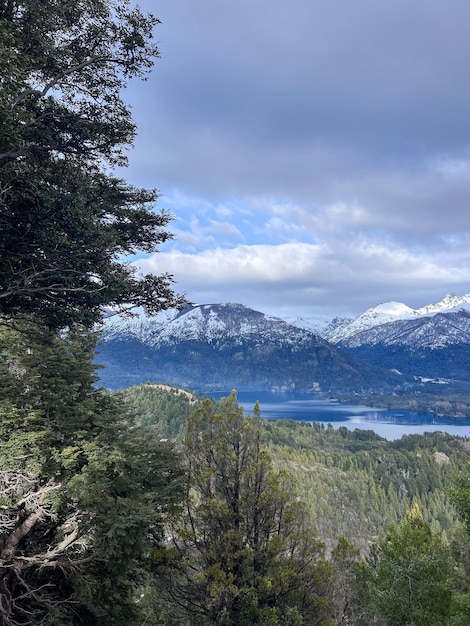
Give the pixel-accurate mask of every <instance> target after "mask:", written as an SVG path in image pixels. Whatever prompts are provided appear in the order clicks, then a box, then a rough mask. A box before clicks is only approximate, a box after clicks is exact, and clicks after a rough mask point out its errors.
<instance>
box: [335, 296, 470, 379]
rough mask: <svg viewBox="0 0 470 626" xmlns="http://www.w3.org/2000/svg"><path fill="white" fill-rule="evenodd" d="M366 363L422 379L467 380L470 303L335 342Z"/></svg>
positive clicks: (469, 354) (469, 377)
mask: <svg viewBox="0 0 470 626" xmlns="http://www.w3.org/2000/svg"><path fill="white" fill-rule="evenodd" d="M338 345H340V346H341V347H342V348H345V349H348V350H349V351H350V352H351V354H353V355H354V356H357V357H358V358H360V359H364V360H365V361H367V362H368V363H370V364H376V365H379V364H380V365H381V366H382V367H390V368H395V369H397V370H399V371H400V372H402V373H404V374H412V375H417V376H422V377H424V378H434V379H435V378H444V379H448V380H449V379H450V380H460V381H470V306H469V304H468V303H466V302H461V303H459V304H457V306H455V307H452V308H449V309H447V310H443V311H438V310H436V309H434V310H432V309H431V310H430V312H429V313H428V314H427V315H424V314H420V315H416V316H414V317H413V318H412V319H403V320H395V321H393V322H388V323H386V324H381V325H380V326H374V327H372V328H369V329H367V330H363V331H361V332H357V333H356V334H354V335H351V336H349V337H347V338H346V339H343V340H342V341H340V342H339V343H338Z"/></svg>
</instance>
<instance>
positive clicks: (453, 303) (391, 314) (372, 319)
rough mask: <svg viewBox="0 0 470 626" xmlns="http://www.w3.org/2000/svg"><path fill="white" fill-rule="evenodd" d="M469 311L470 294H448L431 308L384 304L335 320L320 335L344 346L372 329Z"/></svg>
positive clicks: (431, 305) (400, 303)
mask: <svg viewBox="0 0 470 626" xmlns="http://www.w3.org/2000/svg"><path fill="white" fill-rule="evenodd" d="M468 308H470V294H466V295H464V296H457V295H455V294H449V295H447V296H446V297H445V298H443V299H442V300H441V301H440V302H437V303H436V304H429V305H427V306H424V307H422V308H420V309H412V308H411V307H409V306H407V305H406V304H403V303H402V302H393V301H392V302H384V303H382V304H379V305H377V306H375V307H373V308H371V309H368V310H367V311H365V313H362V314H361V315H359V316H358V317H356V318H354V319H347V318H345V319H341V318H336V319H335V320H333V321H332V322H330V323H329V324H328V325H326V326H324V327H323V328H322V329H320V331H319V332H320V335H321V336H322V337H323V338H324V339H327V340H328V341H331V342H332V343H337V344H343V343H344V342H345V341H346V340H348V339H349V338H351V337H353V336H355V335H357V334H360V333H363V332H364V331H367V330H369V329H372V328H375V327H377V326H381V325H383V324H390V323H392V322H395V321H398V320H413V319H419V318H422V317H427V316H432V315H436V314H438V313H443V312H451V311H456V310H459V309H468Z"/></svg>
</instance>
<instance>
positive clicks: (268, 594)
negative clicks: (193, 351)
mask: <svg viewBox="0 0 470 626" xmlns="http://www.w3.org/2000/svg"><path fill="white" fill-rule="evenodd" d="M185 433H186V434H185V440H184V453H185V457H186V463H187V468H188V485H187V486H188V491H187V494H186V503H185V506H184V508H183V510H182V511H181V513H180V514H178V515H177V516H176V517H175V518H174V523H173V525H172V527H171V530H172V533H171V535H172V538H173V560H172V561H171V559H169V557H168V554H167V553H165V554H164V555H163V557H162V559H163V561H162V562H163V565H164V567H161V562H160V561H159V560H158V558H157V557H156V558H155V563H156V566H155V567H156V571H157V572H158V574H159V575H160V576H162V577H163V581H164V582H163V586H164V588H165V592H166V593H167V594H169V595H170V597H171V599H172V601H173V603H174V604H176V606H179V607H181V608H182V609H183V617H184V615H186V616H188V615H189V616H192V618H191V619H193V620H195V621H194V622H191V623H198V624H199V623H200V624H208V623H209V624H220V625H222V624H223V625H227V626H229V625H233V626H236V625H237V626H238V625H242V624H247V625H248V624H250V625H256V624H258V625H261V624H272V625H273V626H274V625H275V624H286V625H291V626H294V625H298V624H303V623H305V624H311V625H322V624H327V623H328V619H329V616H330V612H331V607H330V599H329V593H330V591H331V588H330V583H331V579H330V568H329V566H328V564H327V563H326V562H325V561H324V559H323V553H324V545H323V544H322V543H321V541H319V540H318V539H317V537H316V534H315V531H314V529H313V528H312V526H311V524H310V518H309V515H308V511H307V508H306V507H305V505H304V504H303V503H302V502H301V501H300V499H298V498H297V496H296V492H295V488H294V483H293V480H292V479H291V478H290V476H289V475H287V474H285V473H278V472H276V471H275V469H274V468H273V466H272V464H271V461H270V459H269V457H268V455H267V453H266V451H265V450H264V449H263V446H262V443H261V433H262V427H261V418H260V415H259V409H258V407H257V406H256V407H255V411H254V415H253V416H247V417H245V416H244V415H243V409H242V407H240V406H239V405H238V402H237V399H236V396H235V393H232V395H231V396H230V397H228V398H223V399H222V400H221V401H220V402H219V403H217V402H216V401H215V400H213V399H212V398H211V399H205V400H203V401H202V403H201V406H200V407H199V408H197V409H196V410H195V411H194V412H193V413H192V414H191V415H190V417H189V418H188V419H187V421H186V429H185ZM173 606H174V605H173ZM183 623H184V621H183Z"/></svg>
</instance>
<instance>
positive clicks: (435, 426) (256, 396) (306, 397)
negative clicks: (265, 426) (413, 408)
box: [210, 391, 470, 440]
mask: <svg viewBox="0 0 470 626" xmlns="http://www.w3.org/2000/svg"><path fill="white" fill-rule="evenodd" d="M210 395H212V396H213V397H214V398H215V399H216V400H219V399H220V398H223V397H225V396H228V395H230V392H220V393H211V394H210ZM237 397H238V402H239V404H240V405H241V406H242V407H243V408H244V410H245V411H247V412H248V413H251V412H252V411H253V406H254V404H255V402H256V401H258V402H259V405H260V409H261V417H263V418H264V419H292V420H299V421H308V422H312V421H313V422H322V423H324V424H325V425H326V424H331V425H332V426H333V427H334V428H339V427H340V426H346V428H349V429H350V430H355V429H356V428H360V429H361V430H373V431H374V432H376V433H377V434H378V435H380V436H381V437H385V439H388V440H392V439H399V438H400V437H401V436H402V435H413V434H422V433H425V432H433V431H436V430H441V431H444V432H446V433H450V434H453V435H459V436H461V437H470V419H466V420H457V419H454V418H452V417H448V418H446V417H435V416H434V415H432V414H431V413H411V412H409V411H402V410H399V409H396V410H388V409H377V408H373V407H368V406H362V405H355V404H340V403H339V402H336V401H335V400H323V399H320V398H318V397H316V396H315V395H314V394H313V393H294V392H268V391H261V392H257V391H245V392H243V391H240V392H237Z"/></svg>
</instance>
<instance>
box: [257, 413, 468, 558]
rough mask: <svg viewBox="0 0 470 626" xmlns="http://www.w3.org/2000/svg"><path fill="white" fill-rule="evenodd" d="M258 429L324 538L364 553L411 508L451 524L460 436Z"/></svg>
mask: <svg viewBox="0 0 470 626" xmlns="http://www.w3.org/2000/svg"><path fill="white" fill-rule="evenodd" d="M263 424H264V428H265V430H266V438H267V443H268V444H269V449H270V452H271V454H272V456H273V459H274V461H275V463H276V464H277V465H280V466H282V467H285V468H287V469H289V470H290V471H295V476H296V484H297V487H298V489H299V491H300V493H301V494H302V498H304V499H305V501H306V502H307V503H308V505H309V507H310V511H311V515H312V517H313V520H314V523H315V525H316V526H317V528H318V530H319V531H320V533H321V535H322V536H323V537H326V538H330V539H333V538H334V537H336V536H337V535H345V536H346V537H347V538H348V539H349V540H350V541H352V542H353V543H354V544H355V545H358V546H360V547H361V548H362V549H363V550H365V549H366V548H367V542H368V540H372V539H374V538H375V539H376V538H377V537H379V536H380V535H381V534H382V533H383V532H384V531H385V529H386V528H387V526H388V525H389V524H390V523H398V522H399V521H400V520H401V519H402V518H403V517H404V515H405V513H406V511H407V510H409V509H410V508H411V507H412V506H413V504H414V503H417V504H419V506H420V508H421V510H422V512H423V516H424V518H425V520H426V521H428V522H429V523H432V526H433V529H436V530H446V531H447V530H449V529H451V528H453V527H454V526H455V524H457V523H458V518H457V514H456V510H455V508H454V506H453V505H452V503H451V501H450V498H449V494H448V488H449V487H450V485H451V483H452V477H453V475H454V473H455V472H456V471H457V470H459V469H460V468H463V467H464V465H465V462H466V461H467V460H468V458H469V451H468V448H467V444H466V442H465V441H464V440H463V439H461V438H459V437H455V436H452V435H446V434H444V433H438V432H437V433H426V434H425V435H412V436H405V437H402V438H401V439H399V440H396V441H386V440H385V439H382V438H381V437H379V436H378V435H376V434H375V433H373V432H372V431H360V430H356V431H350V430H348V429H346V428H340V429H338V430H335V429H333V428H325V427H324V426H322V425H320V424H315V423H314V424H306V423H300V422H293V421H289V420H277V421H271V422H263Z"/></svg>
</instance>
